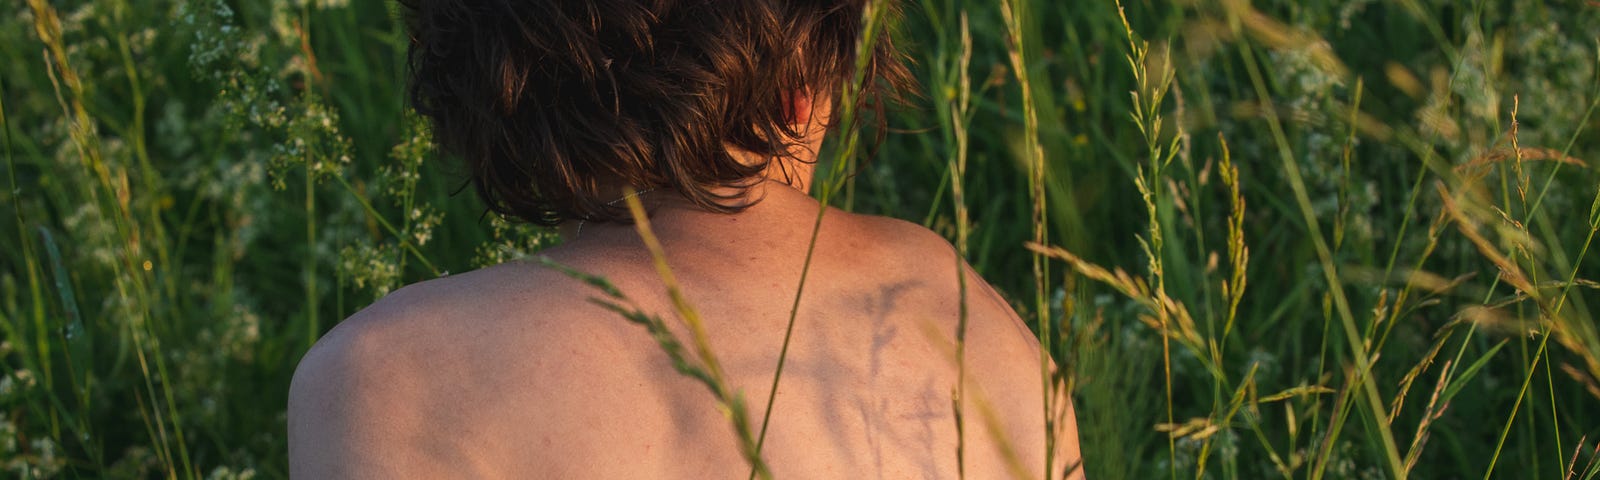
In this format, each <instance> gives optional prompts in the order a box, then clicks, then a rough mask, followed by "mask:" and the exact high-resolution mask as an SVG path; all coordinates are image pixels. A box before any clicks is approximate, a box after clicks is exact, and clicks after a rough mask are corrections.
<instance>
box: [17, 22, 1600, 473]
mask: <svg viewBox="0 0 1600 480" xmlns="http://www.w3.org/2000/svg"><path fill="white" fill-rule="evenodd" d="M303 3H306V5H301V4H300V3H296V2H282V1H270V2H222V1H219V0H205V1H196V2H186V3H176V2H159V1H149V2H134V1H130V0H105V1H72V2H60V1H57V2H49V1H43V0H27V1H25V2H21V3H13V4H10V5H8V6H7V7H6V8H7V11H6V12H5V13H6V15H3V16H0V60H3V61H4V63H3V64H0V127H3V131H0V152H3V155H4V156H5V168H4V172H5V178H4V180H3V181H0V186H3V187H0V188H3V189H4V191H3V193H0V214H3V215H0V216H3V217H5V218H3V219H0V251H3V252H6V253H5V254H3V255H0V472H3V473H0V477H23V478H36V477H66V478H76V477H91V478H98V477H113V478H129V477H133V478H144V477H172V478H190V477H216V478H234V477H249V476H256V477H263V478H278V477H283V476H285V475H286V468H285V453H286V447H285V445H284V443H283V442H284V416H283V411H284V401H283V399H284V397H285V395H286V393H287V386H288V380H289V376H290V374H291V372H292V370H293V367H294V365H295V363H296V361H297V360H298V359H299V357H300V355H301V354H302V353H303V352H304V351H305V350H306V348H308V347H309V346H310V344H311V343H312V342H313V341H315V339H316V338H317V337H318V336H319V335H320V334H321V333H322V332H324V331H326V330H327V329H328V328H330V327H331V326H332V325H333V324H334V323H336V319H339V318H343V317H345V316H346V315H348V314H350V313H352V312H353V311H355V310H357V309H359V308H361V307H362V306H364V305H366V304H367V303H369V302H370V301H371V300H373V299H374V298H376V297H378V296H380V295H381V294H383V293H385V292H387V291H389V290H391V289H393V288H395V287H397V286H399V285H401V284H404V283H407V282H412V281H417V280H421V279H426V278H432V277H435V276H437V275H440V274H443V273H446V272H460V271H465V270H468V269H472V268H476V267H478V266H482V265H487V264H493V263H498V262H500V261H504V260H507V259H510V258H515V257H518V256H523V255H527V254H530V253H533V252H536V251H537V250H538V249H539V248H540V247H542V246H546V245H549V244H551V243H553V242H554V241H555V240H554V238H553V236H552V235H551V234H550V233H549V232H544V231H540V230H537V229H533V228H530V227H527V226H520V225H513V224H509V223H507V222H504V221H500V220H498V219H495V218H492V217H486V216H483V215H481V213H482V209H481V206H479V204H478V203H477V202H476V200H475V199H473V198H471V195H470V194H469V193H465V192H462V193H460V194H456V192H458V190H459V187H460V186H461V185H462V178H463V177H462V176H461V175H460V171H459V169H457V168H454V167H452V166H451V165H450V164H449V163H448V162H444V161H439V160H437V159H436V158H435V156H434V154H433V153H432V151H431V149H430V145H431V143H430V142H431V140H430V139H429V136H428V133H427V131H426V129H425V128H424V126H423V125H421V122H420V120H419V119H417V118H416V117H414V116H413V115H411V114H409V113H408V112H407V111H406V109H405V108H404V104H403V101H402V97H403V94H404V85H403V69H402V66H403V48H404V44H405V36H404V33H403V31H402V30H401V26H400V24H399V23H398V22H397V19H396V17H395V15H396V12H397V7H396V6H395V5H392V4H388V3H380V2H354V3H348V4H347V3H344V2H335V1H323V2H303ZM1122 6H1123V7H1126V8H1125V10H1124V9H1119V5H1118V4H1117V3H1115V2H1110V1H1106V2H1102V1H1081V2H1080V1H1074V2H1047V1H1042V0H1030V1H1024V0H1010V1H1005V2H958V1H955V0H919V1H915V2H909V1H908V2H905V5H904V7H905V8H904V10H905V15H904V18H903V19H901V20H900V21H898V22H896V23H895V24H894V25H892V26H891V28H890V30H889V31H890V32H892V34H893V35H894V36H895V38H896V40H897V41H898V42H900V43H901V44H902V45H903V46H904V47H905V48H906V49H907V51H908V52H909V53H910V55H911V56H912V57H913V59H914V69H915V71H916V72H917V74H918V77H919V78H920V79H921V81H922V87H923V90H922V95H921V97H920V98H919V99H918V101H917V102H916V103H917V105H916V106H915V110H912V111H907V112H901V113H899V114H896V115H895V116H894V117H893V118H892V121H891V126H892V127H893V128H894V131H893V132H892V133H890V134H889V135H888V136H887V138H886V140H885V142H884V143H883V144H882V145H881V146H877V147H874V146H871V145H867V144H865V143H863V142H862V140H866V139H868V138H870V136H856V135H855V134H853V133H851V132H845V133H843V134H841V135H838V136H836V137H835V141H834V142H831V143H832V144H833V145H832V146H831V147H829V148H827V149H825V151H828V152H833V153H832V154H831V155H830V156H829V157H830V158H829V160H828V162H829V163H828V164H827V165H825V166H824V168H823V169H820V171H822V172H824V173H825V175H824V177H823V178H820V179H819V181H818V183H817V184H818V185H822V186H828V188H822V189H820V190H819V191H823V192H829V193H826V195H827V196H828V197H829V201H830V203H832V204H834V205H837V206H841V207H845V208H848V209H851V210H855V211H860V212H870V213H879V214H885V215H891V216H896V217H900V218H907V219H912V220H914V221H921V222H922V223H924V224H926V225H928V226H929V227H930V228H933V229H934V230H935V231H938V232H940V233H942V234H945V235H946V236H947V237H948V238H950V239H951V241H952V243H953V244H955V245H956V247H957V248H958V250H959V251H960V252H962V254H963V255H964V256H965V257H966V258H968V259H969V261H971V262H972V264H973V265H974V267H975V268H976V269H977V271H978V272H980V273H981V274H982V275H983V276H984V277H985V278H987V279H988V280H989V281H990V282H991V283H993V284H994V285H995V286H996V287H997V288H998V289H999V290H1000V291H1001V292H1002V293H1003V294H1005V295H1006V296H1007V297H1008V299H1009V300H1010V301H1011V302H1012V304H1013V305H1014V306H1015V307H1016V308H1017V310H1018V311H1019V312H1020V313H1021V314H1022V316H1023V317H1024V318H1025V319H1028V321H1029V322H1030V324H1031V325H1032V326H1033V327H1035V328H1036V331H1037V332H1038V333H1039V335H1040V338H1041V339H1042V340H1041V342H1043V344H1044V345H1046V346H1048V347H1049V348H1048V349H1047V350H1048V351H1050V352H1052V354H1053V358H1054V359H1055V361H1056V363H1058V364H1059V365H1060V366H1061V371H1060V374H1059V375H1056V376H1051V375H1050V374H1049V373H1048V370H1042V372H1044V375H1042V380H1043V381H1051V382H1065V383H1066V384H1067V385H1068V386H1069V387H1070V389H1071V392H1072V400H1073V401H1074V402H1075V405H1076V407H1077V412H1078V415H1079V417H1078V424H1079V428H1080V436H1081V440H1082V448H1083V453H1084V457H1085V461H1084V468H1085V469H1086V470H1087V472H1088V473H1089V475H1090V476H1091V477H1093V478H1111V479H1117V478H1161V477H1168V478H1176V477H1178V476H1183V477H1190V476H1214V477H1221V478H1274V477H1289V478H1380V477H1381V478H1396V477H1403V476H1413V477H1417V478H1479V477H1483V478H1488V477H1507V478H1566V476H1567V475H1568V473H1569V472H1572V473H1573V478H1593V477H1595V476H1596V472H1600V470H1596V468H1600V467H1594V466H1593V465H1596V463H1592V462H1594V459H1595V453H1594V452H1595V448H1596V444H1597V439H1600V380H1597V379H1600V333H1597V325H1596V322H1595V320H1594V317H1593V316H1592V314H1591V311H1590V310H1589V308H1590V307H1589V305H1590V304H1591V303H1592V302H1596V301H1600V295H1597V290H1600V289H1597V287H1600V285H1597V284H1596V283H1594V282H1592V281H1591V280H1596V279H1597V278H1596V277H1600V259H1597V258H1596V255H1595V254H1593V253H1591V250H1593V249H1592V248H1591V247H1592V246H1593V245H1592V243H1593V241H1594V234H1595V232H1596V231H1597V227H1600V172H1597V171H1596V169H1597V168H1600V164H1597V161H1600V160H1597V159H1600V116H1597V115H1596V114H1595V113H1596V112H1595V110H1596V106H1597V104H1600V103H1597V102H1600V73H1597V72H1600V37H1597V36H1596V33H1594V32H1600V7H1597V6H1593V5H1590V4H1587V3H1583V2H1543V1H1500V2H1487V1H1477V2H1455V1H1446V0H1402V1H1396V2H1376V1H1370V0H1368V1H1362V0H1356V1H1339V2H1334V1H1327V0H1308V1H1297V2H1294V1H1287V0H1258V1H1255V2H1243V1H1220V0H1219V1H1198V2H1147V1H1130V2H1126V3H1124V4H1123V5H1122ZM1130 93H1131V94H1130ZM852 139H853V140H852ZM869 152H872V153H875V155H872V156H871V158H867V153H869ZM860 162H865V163H860ZM858 166H859V172H860V173H859V174H857V175H855V176H845V175H842V174H841V172H851V171H858V168H857V167H858ZM827 172H835V173H832V174H827ZM1030 244H1031V246H1030ZM952 267H955V266H952ZM617 300H618V301H619V302H624V303H625V298H624V297H618V298H617ZM624 303H619V304H617V305H619V307H618V310H619V313H624V314H627V313H636V312H630V311H629V310H628V309H627V308H624V306H623V305H624ZM635 317H638V315H635ZM628 319H629V320H634V321H637V322H640V323H642V324H645V328H641V332H640V334H641V335H647V334H649V333H648V326H649V325H650V322H651V321H655V322H658V323H659V321H660V320H659V319H650V318H644V317H640V318H633V317H629V318H628ZM623 320H624V319H623V318H620V317H619V321H623ZM705 333H706V334H707V335H716V334H717V332H714V331H712V332H705ZM794 334H795V335H805V334H806V332H804V331H803V330H801V331H796V332H795V333H794ZM955 340H956V343H955V346H956V347H957V348H960V345H961V343H960V339H959V337H958V338H957V339H955ZM664 345H665V343H664ZM677 345H679V347H678V348H685V347H683V345H689V346H691V347H692V346H693V345H695V342H694V341H693V339H691V340H690V341H685V342H682V343H678V344H677ZM686 355H690V356H686V357H684V358H685V359H686V360H685V361H686V362H689V363H686V364H685V366H686V369H687V370H688V371H694V368H700V367H696V365H701V364H698V363H695V362H700V361H703V359H702V357H699V356H698V355H699V353H698V352H694V353H686ZM957 358H959V357H957ZM1042 360H1043V359H1042ZM1042 364H1043V363H1042ZM712 377H714V376H710V375H709V374H708V378H712ZM775 381H777V380H775ZM717 384H719V382H716V381H711V382H708V386H711V387H713V391H715V389H716V388H719V387H717ZM721 393H722V396H719V397H718V398H721V399H723V400H724V401H726V402H729V403H731V404H739V403H743V404H744V408H746V409H748V410H749V415H750V417H749V418H748V419H746V420H744V422H745V423H744V424H743V425H742V426H741V427H740V428H741V429H742V430H741V431H742V432H744V434H745V436H746V437H749V438H747V442H746V443H747V444H745V445H744V448H746V449H747V450H749V451H759V448H760V435H759V433H758V432H759V431H760V428H761V427H759V426H756V425H755V424H754V419H755V416H756V415H759V414H764V413H766V412H765V411H764V410H763V407H765V404H766V403H765V401H764V400H765V399H741V397H740V396H739V394H738V392H721ZM960 394H961V393H959V392H958V393H957V395H960ZM1062 400H1064V399H1052V400H1051V401H1062ZM952 405H960V403H959V402H954V403H953V404H952ZM957 413H958V416H959V417H960V418H961V420H960V422H961V423H962V425H963V427H962V431H963V432H964V435H965V436H966V437H967V438H972V436H973V435H981V434H983V433H982V432H985V430H984V428H981V427H979V426H977V425H978V424H976V423H973V422H981V421H983V415H981V412H960V411H959V409H958V412H957ZM772 414H773V415H782V411H777V412H774V413H772ZM762 423H763V424H764V423H765V421H764V420H763V421H762ZM750 442H754V443H753V445H751V444H748V443H750ZM952 454H954V452H952Z"/></svg>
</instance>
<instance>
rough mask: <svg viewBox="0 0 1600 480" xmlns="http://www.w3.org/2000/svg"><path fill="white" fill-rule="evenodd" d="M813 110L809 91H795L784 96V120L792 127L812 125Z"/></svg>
mask: <svg viewBox="0 0 1600 480" xmlns="http://www.w3.org/2000/svg"><path fill="white" fill-rule="evenodd" d="M811 110H812V103H811V92H810V91H809V90H794V91H790V92H788V93H785V94H783V118H784V119H785V120H787V121H788V122H789V124H790V125H808V124H810V123H811Z"/></svg>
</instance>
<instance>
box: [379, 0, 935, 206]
mask: <svg viewBox="0 0 1600 480" xmlns="http://www.w3.org/2000/svg"><path fill="white" fill-rule="evenodd" d="M867 1H869V0H839V1H821V0H581V1H580V0H400V3H401V5H403V6H404V7H405V10H406V12H405V14H406V23H407V27H408V28H409V31H410V34H411V45H410V48H409V52H408V66H407V69H408V74H409V77H410V78H409V80H410V82H409V92H408V94H409V97H410V98H409V100H410V102H411V105H412V106H413V107H414V108H415V109H416V110H417V111H418V112H420V113H421V114H422V115H423V116H425V117H426V118H428V119H429V121H430V122H431V123H432V126H433V129H434V135H435V138H437V139H438V141H439V145H440V147H441V148H442V150H444V151H445V152H446V153H447V154H450V155H454V156H457V157H459V158H460V159H461V160H462V161H463V162H464V164H465V166H466V167H467V171H468V174H469V175H470V181H471V183H472V185H473V187H474V189H475V190H476V192H477V194H478V196H479V197H480V198H481V199H482V200H483V201H484V203H485V204H487V206H488V208H489V210H491V211H494V212H496V213H499V214H501V215H504V216H507V217H511V218H516V219H521V220H524V221H527V222H531V223H535V224H540V225H555V224H559V223H561V222H562V221H565V220H569V219H587V220H590V221H626V220H627V215H626V211H625V210H623V209H621V208H620V207H614V206H610V205H607V203H606V202H607V201H610V200H613V198H607V197H605V196H606V195H613V196H614V195H615V191H614V190H610V189H609V188H608V187H615V186H617V185H618V184H625V185H630V186H632V187H634V188H637V189H647V188H667V189H672V190H676V191H678V192H679V193H681V194H682V195H683V196H685V197H686V198H688V199H689V200H691V201H693V202H694V203H695V204H697V205H699V206H700V207H703V208H705V209H708V210H711V211H716V212H723V213H732V212H737V211H740V210H742V209H743V208H745V207H747V206H748V204H749V202H736V201H735V200H738V199H741V198H743V197H744V196H745V195H744V193H745V191H746V190H747V188H748V187H749V186H751V185H752V184H754V182H755V181H757V180H758V176H759V175H760V174H761V172H762V171H763V170H764V169H765V168H766V167H767V165H768V163H770V162H771V161H773V159H776V158H780V157H786V156H789V155H790V154H789V151H790V147H791V146H793V145H795V144H796V143H798V139H799V138H800V137H801V136H802V134H803V133H804V132H803V131H802V130H803V129H801V128H797V126H794V125H791V124H790V123H791V122H790V116H791V115H790V114H789V112H787V110H788V109H789V108H788V105H789V103H790V102H789V99H790V97H791V96H792V95H794V94H796V93H798V92H807V91H809V92H837V91H839V90H840V89H841V87H842V85H843V82H846V81H850V79H852V78H854V76H855V75H856V74H857V73H861V74H863V75H864V76H865V78H866V79H867V80H866V85H865V87H864V90H863V91H862V94H861V95H860V96H859V97H858V98H857V100H858V101H859V102H861V105H862V106H864V107H866V108H870V109H873V110H876V111H878V115H876V118H877V119H878V120H877V121H878V122H879V127H882V124H881V122H883V121H884V120H883V119H884V118H885V116H884V115H882V109H883V105H885V104H887V103H894V102H897V101H899V99H900V98H901V97H900V96H899V93H898V92H899V91H901V90H904V89H909V88H910V85H911V80H910V75H909V74H908V73H907V71H906V69H905V67H904V65H903V64H902V63H901V62H900V55H899V53H898V52H897V51H896V49H895V47H894V45H893V43H892V42H891V41H890V40H889V38H888V37H889V36H888V35H878V36H877V37H876V38H878V39H879V41H878V42H877V43H876V44H875V45H873V46H872V49H871V52H872V57H871V58H869V59H865V63H864V65H865V70H864V71H862V72H857V71H856V69H855V68H856V64H857V62H856V54H855V52H856V47H857V42H858V41H859V39H860V37H861V35H862V34H863V17H862V11H863V8H864V7H865V6H866V2H867ZM834 99H835V100H836V101H834V102H831V103H830V105H836V104H837V103H838V102H837V98H834ZM818 103H820V102H818ZM832 127H833V126H830V128H832ZM880 130H881V128H880ZM730 146H731V147H734V148H737V149H740V150H744V151H747V152H750V153H753V154H754V155H755V156H757V157H758V158H762V159H765V160H763V161H760V162H757V163H749V164H747V163H741V162H740V161H739V160H738V159H737V158H735V157H734V156H733V155H730V154H729V152H728V147H730ZM723 187H732V188H733V190H732V191H733V192H735V193H732V194H726V193H724V194H719V193H716V191H715V190H717V189H719V188H723Z"/></svg>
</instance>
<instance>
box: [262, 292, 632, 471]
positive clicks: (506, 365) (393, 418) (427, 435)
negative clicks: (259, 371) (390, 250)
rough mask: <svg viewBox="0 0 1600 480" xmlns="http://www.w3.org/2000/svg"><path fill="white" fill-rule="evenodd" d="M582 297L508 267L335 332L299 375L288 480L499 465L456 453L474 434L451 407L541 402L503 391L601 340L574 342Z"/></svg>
mask: <svg viewBox="0 0 1600 480" xmlns="http://www.w3.org/2000/svg"><path fill="white" fill-rule="evenodd" d="M582 287H583V286H582V285H581V284H579V283H577V282H574V281H571V280H570V279H568V278H567V277H566V276H565V275H562V274H561V273H559V272H555V271H551V270H549V269H546V268H540V267H537V266H535V265H529V264H525V263H519V264H508V265H503V266H497V267H490V268H487V269H483V270H478V271H473V272H468V273H465V274H459V275H453V276H450V277H445V278H440V279H436V280H430V281H426V282H421V283H418V284H413V285H410V286H407V287H405V288H402V289H400V290H398V291H395V292H393V293H391V294H389V295H387V296H385V297H384V298H382V299H380V300H379V301H377V302H375V303H373V304H372V305H371V306H369V307H367V308H365V309H363V310H361V311H360V312H357V313H356V314H354V315H352V316H351V317H350V318H348V319H346V320H345V321H344V322H341V323H340V324H339V325H338V326H336V327H335V328H334V329H333V330H331V331H330V332H328V333H327V334H326V335H324V336H323V337H322V338H321V339H320V340H318V341H317V343H316V345H314V346H313V347H312V348H311V350H310V351H309V352H307V353H306V355H305V356H304V357H303V358H302V359H301V361H300V364H299V366H298V367H297V368H296V369H295V374H294V379H293V381H292V383H291V386H290V393H289V400H288V402H289V405H288V407H289V454H290V471H291V474H293V476H296V477H305V478H322V477H339V478H344V477H353V478H369V477H370V478H384V477H393V476H394V474H398V473H401V472H404V473H406V474H407V475H408V476H410V475H418V474H419V473H426V472H436V473H441V474H445V473H448V474H450V475H452V476H453V475H459V474H460V473H461V471H460V470H459V469H460V468H461V466H462V465H474V464H496V463H498V462H492V461H488V460H487V459H485V458H470V457H483V456H492V455H500V454H502V453H505V452H500V453H497V452H496V451H495V450H494V449H492V448H476V449H474V448H472V447H481V446H472V445H470V443H471V442H465V443H463V442H460V441H458V440H460V439H461V438H470V437H471V435H470V431H471V430H473V429H476V428H479V425H481V423H482V422H481V421H480V419H478V418H475V416H474V415H475V414H474V413H472V412H469V411H464V409H461V408H455V407H459V405H474V406H480V407H484V408H482V409H480V410H479V411H482V412H490V411H492V410H493V405H495V404H496V401H495V400H493V399H492V398H493V397H495V396H501V397H506V396H515V397H518V398H519V399H521V400H523V401H527V402H533V403H537V402H539V401H541V400H542V397H541V396H540V392H539V391H537V390H536V389H518V390H516V391H510V390H508V388H509V387H507V385H512V384H516V383H512V381H511V380H510V379H512V378H514V377H517V376H537V375H538V374H540V373H548V372H549V371H552V369H549V368H541V362H542V361H543V359H547V358H552V357H555V356H557V355H556V353H554V352H552V350H554V349H557V348H562V349H567V348H571V349H574V350H582V349H583V347H584V346H585V345H584V343H583V342H585V341H587V342H601V341H604V339H605V338H606V337H605V336H604V335H594V332H592V331H590V332H585V331H581V330H583V329H584V328H585V325H588V324H594V322H588V323H585V322H580V321H574V320H573V317H574V316H576V315H582V314H585V313H586V312H587V309H586V308H585V305H586V302H584V301H583V300H582V299H583V298H584V297H583V296H581V295H576V294H577V293H578V292H577V290H578V289H580V288H582ZM452 402H461V403H459V404H458V405H455V406H452V405H451V403H452ZM453 429H459V431H454V430H453ZM456 433H460V435H455V434H456ZM452 437H459V438H454V439H452ZM446 439H451V440H448V441H447V440H446ZM441 445H447V446H448V448H440V446H441ZM472 450H476V451H472ZM505 454H509V453H505ZM439 469H446V470H448V471H446V470H439Z"/></svg>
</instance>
